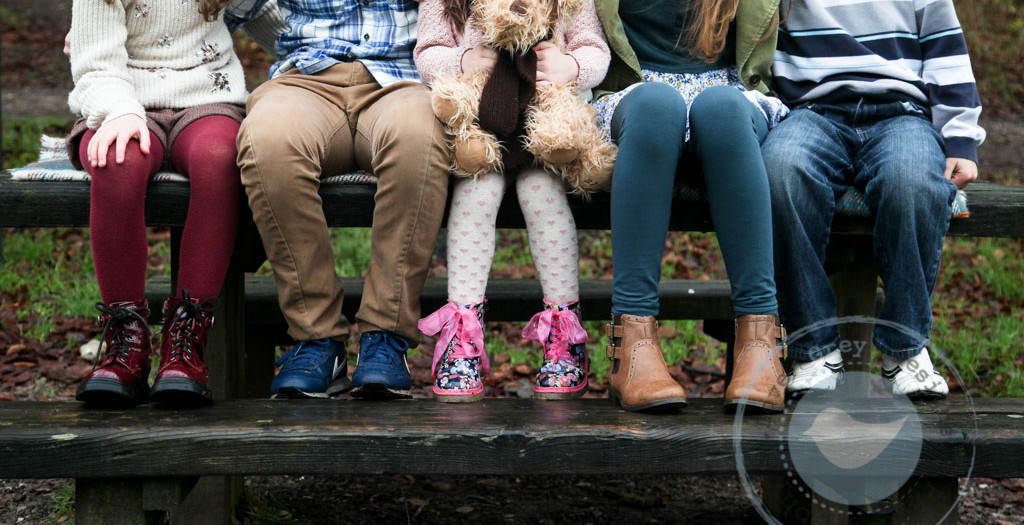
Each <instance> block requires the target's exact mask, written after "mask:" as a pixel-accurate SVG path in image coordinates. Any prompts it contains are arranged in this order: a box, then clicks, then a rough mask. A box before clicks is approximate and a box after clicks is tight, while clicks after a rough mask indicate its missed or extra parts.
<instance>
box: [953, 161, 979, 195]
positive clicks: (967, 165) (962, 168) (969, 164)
mask: <svg viewBox="0 0 1024 525" xmlns="http://www.w3.org/2000/svg"><path fill="white" fill-rule="evenodd" d="M945 176H946V178H947V179H949V181H950V182H952V183H953V184H956V187H957V188H960V189H961V190H962V189H964V188H966V187H967V185H968V184H970V183H972V182H974V181H975V180H977V179H978V165H977V164H976V163H975V162H974V161H973V160H970V159H962V158H959V157H949V158H947V159H946V173H945Z"/></svg>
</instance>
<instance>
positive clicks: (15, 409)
mask: <svg viewBox="0 0 1024 525" xmlns="http://www.w3.org/2000/svg"><path fill="white" fill-rule="evenodd" d="M692 401H693V402H692V404H691V406H690V407H688V408H687V409H686V410H685V411H683V412H682V413H681V414H678V415H648V414H636V413H628V412H624V411H622V410H620V409H618V408H616V407H614V406H613V405H612V403H610V402H609V401H608V400H606V399H584V400H575V401H566V402H557V403H553V402H542V401H535V400H523V399H488V400H485V401H484V402H482V403H476V404H470V405H451V404H447V403H437V402H434V401H431V400H412V401H402V402H391V403H375V402H365V401H364V402H360V401H355V400H340V401H331V400H324V401H269V400H230V401H224V402H219V403H217V404H216V405H214V406H212V407H208V408H203V409H197V410H161V409H159V408H154V407H150V406H141V407H137V408H134V409H126V410H90V409H87V408H85V407H83V405H81V404H78V403H72V402H18V403H2V404H0V457H3V458H4V461H3V462H0V477H8V478H19V477H29V478H49V477H114V478H117V477H143V476H147V477H154V476H198V475H250V474H253V475H276V474H354V473H406V474H442V473H443V474H521V473H523V472H531V473H536V474H598V473H605V474H609V473H641V472H642V473H677V474H683V473H700V472H708V473H729V472H735V471H736V460H735V454H734V450H733V440H734V438H735V436H736V430H735V428H734V418H733V416H731V415H727V414H724V413H723V411H722V406H721V400H720V399H696V400H692ZM974 408H975V411H976V413H977V416H974V415H972V413H971V411H970V409H969V407H968V404H967V403H965V400H964V399H963V398H960V397H953V398H950V399H948V400H945V401H939V402H934V403H927V404H921V405H918V414H919V416H920V419H921V422H922V429H923V432H924V445H923V448H922V450H921V458H920V462H919V463H918V467H917V470H916V475H918V476H923V477H957V476H960V477H963V476H966V475H968V474H970V475H971V476H987V477H1012V476H1016V475H1019V474H1020V472H1021V471H1022V470H1024V455H1022V454H1020V453H1019V452H1020V450H1021V447H1024V418H1021V417H1020V415H1021V414H1020V411H1021V407H1020V404H1019V401H1016V400H999V399H981V400H975V401H974ZM854 415H856V414H854ZM698 422H699V424H695V423H698ZM783 422H784V420H783V417H782V416H777V415H770V416H751V417H748V418H746V419H745V421H744V423H743V426H742V443H743V451H744V455H745V465H746V468H747V470H748V471H749V472H751V473H762V472H764V473H767V472H781V471H783V470H784V466H783V463H782V460H781V459H780V456H779V451H778V447H779V437H780V430H779V428H780V425H782V424H783ZM975 425H977V431H975ZM871 439H874V438H871ZM971 444H973V445H974V447H970V446H965V445H971ZM972 453H973V469H972V468H971V465H972Z"/></svg>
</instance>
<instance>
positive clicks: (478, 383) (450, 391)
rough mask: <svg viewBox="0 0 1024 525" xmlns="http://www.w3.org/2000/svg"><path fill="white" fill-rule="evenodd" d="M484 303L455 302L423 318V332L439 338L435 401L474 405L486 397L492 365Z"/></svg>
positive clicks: (435, 375)
mask: <svg viewBox="0 0 1024 525" xmlns="http://www.w3.org/2000/svg"><path fill="white" fill-rule="evenodd" d="M484 304H485V303H483V302H481V303H477V304H468V305H457V304H455V303H453V302H449V303H448V304H446V305H444V306H442V307H441V309H440V310H438V311H436V312H434V313H432V314H430V316H429V317H426V318H424V319H420V322H419V324H418V325H417V326H419V329H420V331H422V332H423V333H425V334H427V335H436V334H440V335H438V338H437V345H435V346H434V362H433V366H432V367H431V369H432V370H433V375H434V388H433V390H434V398H435V399H437V400H438V401H441V402H442V403H472V402H474V401H479V400H481V399H483V397H484V379H486V378H487V375H488V374H490V372H491V363H490V361H488V359H487V352H486V351H485V350H484V330H483V319H484Z"/></svg>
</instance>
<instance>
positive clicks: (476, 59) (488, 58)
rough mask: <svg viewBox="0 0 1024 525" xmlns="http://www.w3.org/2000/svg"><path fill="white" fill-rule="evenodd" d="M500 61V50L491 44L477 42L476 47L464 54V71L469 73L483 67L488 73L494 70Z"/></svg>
mask: <svg viewBox="0 0 1024 525" xmlns="http://www.w3.org/2000/svg"><path fill="white" fill-rule="evenodd" d="M497 63H498V52H497V51H495V50H494V49H491V47H490V46H485V45H483V44H477V45H476V47H474V48H473V49H470V50H469V51H466V52H465V53H463V54H462V64H461V65H462V72H463V73H469V72H470V71H476V70H478V69H483V70H484V71H487V72H488V73H493V72H494V64H497Z"/></svg>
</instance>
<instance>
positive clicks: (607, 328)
mask: <svg viewBox="0 0 1024 525" xmlns="http://www.w3.org/2000/svg"><path fill="white" fill-rule="evenodd" d="M616 328H618V330H616ZM604 335H605V336H606V337H608V346H606V347H605V349H604V355H606V356H607V357H608V359H612V360H615V359H618V358H619V353H618V351H617V347H616V346H615V338H616V337H618V338H620V339H621V338H622V325H619V326H615V315H614V314H613V315H612V320H611V322H610V323H608V324H606V325H604ZM620 344H621V341H620Z"/></svg>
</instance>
